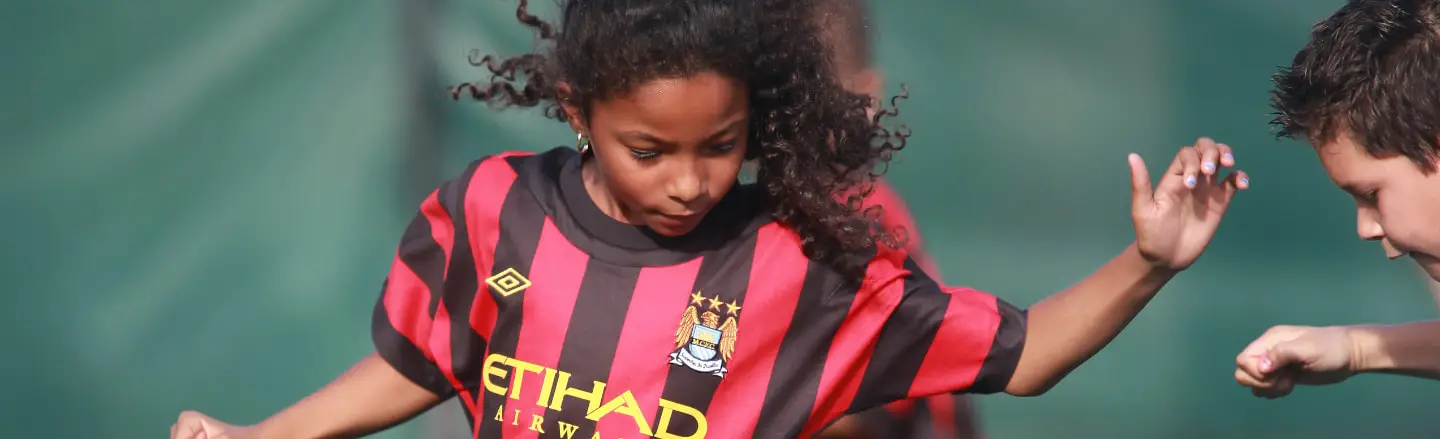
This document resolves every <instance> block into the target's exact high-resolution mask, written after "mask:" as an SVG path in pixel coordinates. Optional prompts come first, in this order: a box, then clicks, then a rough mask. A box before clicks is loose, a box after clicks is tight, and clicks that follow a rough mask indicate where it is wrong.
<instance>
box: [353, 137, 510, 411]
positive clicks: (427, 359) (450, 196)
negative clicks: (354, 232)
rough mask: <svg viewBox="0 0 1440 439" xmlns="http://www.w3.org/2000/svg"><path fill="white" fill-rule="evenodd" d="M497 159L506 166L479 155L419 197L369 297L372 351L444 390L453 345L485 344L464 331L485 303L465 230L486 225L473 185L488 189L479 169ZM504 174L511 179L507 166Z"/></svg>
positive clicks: (450, 385) (449, 382) (451, 389)
mask: <svg viewBox="0 0 1440 439" xmlns="http://www.w3.org/2000/svg"><path fill="white" fill-rule="evenodd" d="M487 163H489V164H490V165H491V166H487ZM496 164H498V165H499V166H503V167H506V170H508V165H505V164H504V161H503V160H502V159H500V158H496V157H490V158H486V159H481V160H477V161H475V162H474V163H473V164H471V166H470V167H469V168H468V169H467V170H466V171H465V172H464V173H462V174H461V175H460V176H459V177H457V178H455V179H452V180H450V181H447V182H445V183H443V184H441V185H440V187H439V188H437V189H436V190H435V191H434V192H431V193H430V195H429V196H428V197H426V198H425V200H424V201H423V202H421V204H420V209H419V212H418V213H417V214H416V215H415V217H414V218H413V219H412V220H411V221H410V224H409V226H408V227H406V229H405V233H404V235H403V236H402V237H401V238H400V244H399V245H398V246H397V248H396V252H395V257H394V260H393V261H392V262H391V264H390V272H389V274H388V276H387V277H386V279H385V284H384V288H383V291H382V293H381V295H380V299H379V300H378V301H377V303H376V304H375V311H374V316H373V319H372V322H371V336H372V339H373V341H374V344H375V349H376V352H377V353H378V354H379V355H380V356H381V357H382V358H384V359H385V360H386V362H388V363H389V364H390V365H391V367H394V368H395V370H396V371H398V372H400V374H402V375H404V376H405V377H407V378H409V379H410V380H411V381H414V382H415V383H416V384H418V385H420V386H421V387H424V388H425V389H428V390H430V391H431V392H434V393H435V394H436V395H440V396H442V397H448V396H450V395H453V394H454V393H455V392H456V386H460V385H462V383H461V380H458V379H457V378H456V376H455V375H456V374H455V373H454V371H453V370H451V366H452V364H453V363H454V362H453V361H452V353H454V354H455V355H459V354H463V353H466V352H472V351H474V350H477V349H481V350H483V349H484V344H483V343H484V341H483V340H477V339H474V338H473V337H470V336H469V334H471V333H472V332H473V331H468V328H469V320H470V319H469V317H470V315H471V314H474V313H477V312H483V311H484V310H479V309H474V307H479V306H482V305H480V304H479V303H480V301H476V300H474V299H475V296H476V285H477V273H476V271H477V270H476V265H475V262H474V260H475V256H474V255H473V253H472V247H471V241H472V240H473V239H472V236H471V235H472V234H474V233H475V231H474V230H473V229H476V228H481V227H484V224H485V220H484V218H477V217H478V216H481V215H484V214H485V212H474V211H475V210H483V209H477V204H478V203H477V201H476V200H477V199H483V198H485V196H484V194H477V193H476V192H483V191H490V190H493V189H494V188H488V187H485V186H486V185H487V183H494V182H490V181H489V180H497V178H494V176H487V175H484V174H485V173H486V172H487V171H486V169H487V167H488V168H494V167H496V166H494V165H496ZM508 178H509V179H512V180H513V178H514V177H513V173H512V174H511V175H510V176H509V177H508ZM506 183H507V184H506V186H508V181H506ZM499 190H501V191H502V193H503V191H504V190H505V189H504V188H500V189H499Z"/></svg>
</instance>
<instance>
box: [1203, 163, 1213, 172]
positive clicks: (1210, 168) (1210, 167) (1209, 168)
mask: <svg viewBox="0 0 1440 439" xmlns="http://www.w3.org/2000/svg"><path fill="white" fill-rule="evenodd" d="M1200 169H1203V170H1205V172H1215V164H1214V163H1210V162H1206V163H1205V164H1203V165H1200Z"/></svg>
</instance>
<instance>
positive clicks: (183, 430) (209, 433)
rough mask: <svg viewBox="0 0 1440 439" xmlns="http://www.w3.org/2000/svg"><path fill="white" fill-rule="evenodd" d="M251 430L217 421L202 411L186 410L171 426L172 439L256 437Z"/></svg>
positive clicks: (242, 438)
mask: <svg viewBox="0 0 1440 439" xmlns="http://www.w3.org/2000/svg"><path fill="white" fill-rule="evenodd" d="M251 430H252V429H251V428H247V427H239V426H234V425H230V424H226V423H224V422H220V421H217V420H215V418H212V417H209V416H205V414H203V413H200V412H196V411H185V412H182V413H180V419H177V420H176V421H175V424H174V425H171V426H170V439H246V438H251V437H254V434H252V431H251Z"/></svg>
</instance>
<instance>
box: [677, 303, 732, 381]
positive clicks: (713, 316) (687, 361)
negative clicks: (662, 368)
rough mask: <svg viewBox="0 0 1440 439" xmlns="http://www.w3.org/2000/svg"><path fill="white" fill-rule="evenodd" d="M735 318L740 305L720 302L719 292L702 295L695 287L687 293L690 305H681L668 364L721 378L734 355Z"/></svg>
mask: <svg viewBox="0 0 1440 439" xmlns="http://www.w3.org/2000/svg"><path fill="white" fill-rule="evenodd" d="M722 318H723V319H724V320H723V321H722V320H721V319H722ZM739 318H740V305H737V304H736V303H735V302H721V301H720V297H719V296H716V297H714V298H710V297H705V296H704V295H701V294H700V292H699V291H696V292H695V293H694V294H691V295H690V305H689V306H686V307H685V314H684V315H683V316H681V317H680V328H679V329H678V330H676V331H675V350H674V351H673V352H671V353H670V364H676V365H681V366H685V367H688V368H690V369H691V370H694V371H696V372H700V373H708V374H711V375H715V376H717V377H721V378H724V377H725V373H726V372H729V371H728V370H727V369H726V368H725V365H726V364H729V363H730V357H731V356H732V355H735V335H736V334H737V333H739V331H740V329H739V327H738V326H737V325H738V323H737V320H738V319H739Z"/></svg>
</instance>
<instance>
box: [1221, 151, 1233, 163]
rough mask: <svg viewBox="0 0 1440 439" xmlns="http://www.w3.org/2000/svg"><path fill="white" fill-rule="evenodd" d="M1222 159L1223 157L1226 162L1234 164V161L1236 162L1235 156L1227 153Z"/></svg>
mask: <svg viewBox="0 0 1440 439" xmlns="http://www.w3.org/2000/svg"><path fill="white" fill-rule="evenodd" d="M1220 157H1221V159H1222V160H1225V161H1227V162H1233V161H1235V154H1231V153H1228V152H1227V153H1225V155H1223V156H1220Z"/></svg>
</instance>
